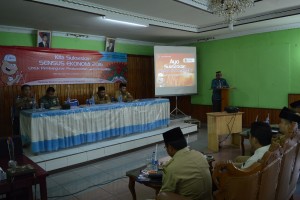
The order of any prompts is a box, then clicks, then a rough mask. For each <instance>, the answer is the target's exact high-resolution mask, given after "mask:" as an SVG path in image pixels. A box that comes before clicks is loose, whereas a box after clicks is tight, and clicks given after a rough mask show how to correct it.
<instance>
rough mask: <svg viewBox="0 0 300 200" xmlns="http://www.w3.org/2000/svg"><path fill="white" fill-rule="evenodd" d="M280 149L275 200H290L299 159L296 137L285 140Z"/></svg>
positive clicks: (297, 173) (297, 171) (297, 174)
mask: <svg viewBox="0 0 300 200" xmlns="http://www.w3.org/2000/svg"><path fill="white" fill-rule="evenodd" d="M298 135H299V134H298ZM298 135H297V136H298ZM282 147H283V151H282V161H281V167H280V168H281V169H280V173H279V178H278V187H277V190H276V200H282V199H290V198H292V196H293V193H294V191H295V189H296V183H297V179H298V176H299V166H300V164H299V162H300V161H299V159H300V158H298V157H299V156H298V155H299V140H298V137H293V138H287V139H285V141H284V144H283V145H282Z"/></svg>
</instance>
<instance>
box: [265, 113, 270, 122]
mask: <svg viewBox="0 0 300 200" xmlns="http://www.w3.org/2000/svg"><path fill="white" fill-rule="evenodd" d="M265 122H266V123H267V124H270V114H269V113H268V116H267V118H266V121H265Z"/></svg>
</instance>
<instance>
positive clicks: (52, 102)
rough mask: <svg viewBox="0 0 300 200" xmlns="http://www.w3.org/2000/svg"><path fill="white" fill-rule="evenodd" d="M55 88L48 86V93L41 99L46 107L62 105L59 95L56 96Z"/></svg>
mask: <svg viewBox="0 0 300 200" xmlns="http://www.w3.org/2000/svg"><path fill="white" fill-rule="evenodd" d="M54 93H55V89H54V88H53V87H48V88H47V90H46V95H45V96H43V97H42V98H41V99H40V103H43V104H44V108H46V109H49V108H51V107H55V106H60V104H59V100H58V98H57V96H54Z"/></svg>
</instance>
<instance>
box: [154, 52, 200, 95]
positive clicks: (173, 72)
mask: <svg viewBox="0 0 300 200" xmlns="http://www.w3.org/2000/svg"><path fill="white" fill-rule="evenodd" d="M154 70H155V71H154V73H155V96H177V95H189V94H197V62H196V47H180V46H155V47H154Z"/></svg>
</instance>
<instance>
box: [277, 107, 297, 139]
mask: <svg viewBox="0 0 300 200" xmlns="http://www.w3.org/2000/svg"><path fill="white" fill-rule="evenodd" d="M279 118H280V123H279V125H278V126H279V132H280V133H281V134H284V135H285V136H286V137H291V136H294V135H295V134H296V133H297V132H298V123H299V122H300V116H299V114H298V113H295V112H294V111H293V110H290V109H288V108H287V107H284V108H283V109H282V110H281V112H280V114H279Z"/></svg>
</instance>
